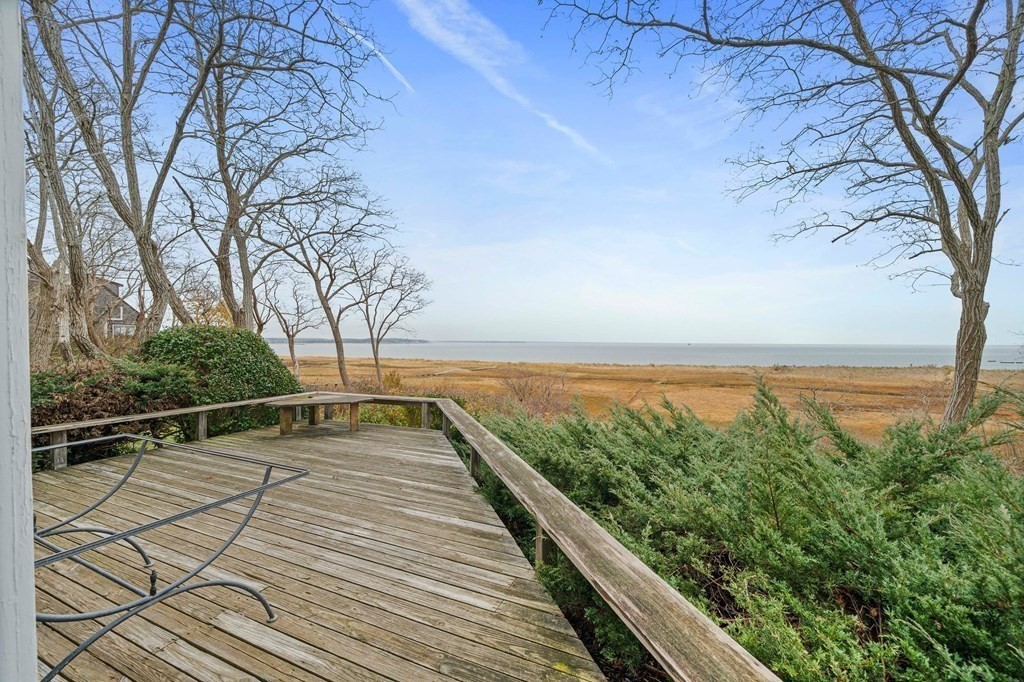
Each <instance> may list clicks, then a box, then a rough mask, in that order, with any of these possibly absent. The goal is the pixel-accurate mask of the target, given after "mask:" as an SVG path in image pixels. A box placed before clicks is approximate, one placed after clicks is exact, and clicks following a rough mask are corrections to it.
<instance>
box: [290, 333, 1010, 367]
mask: <svg viewBox="0 0 1024 682" xmlns="http://www.w3.org/2000/svg"><path fill="white" fill-rule="evenodd" d="M271 343H272V347H273V348H274V349H275V350H276V351H277V352H278V353H281V354H287V348H286V347H285V346H284V344H283V343H282V342H278V343H274V340H271ZM297 353H298V354H299V355H300V356H303V357H325V356H332V355H334V346H333V343H324V342H317V341H315V340H313V339H310V340H308V341H306V342H305V343H303V344H301V345H299V346H298V347H297ZM370 355H371V353H370V346H369V345H368V344H367V343H359V342H358V340H352V341H346V356H347V357H352V358H359V357H369V356H370ZM381 355H382V356H383V357H385V358H388V359H392V360H423V361H448V362H471V361H481V362H494V363H510V362H530V363H555V364H588V365H636V366H644V365H656V366H691V367H776V366H785V367H944V366H949V365H952V364H953V360H954V350H953V347H952V346H939V345H930V346H929V345H825V344H802V345H782V344H774V345H771V344H763V345H758V344H620V343H566V342H562V343H540V342H522V341H520V342H504V341H489V342H476V341H469V342H457V341H429V342H427V341H405V340H400V339H395V340H393V341H390V342H388V343H385V344H384V345H382V347H381ZM982 366H983V367H984V368H986V369H1024V352H1022V350H1021V348H1020V347H1019V346H1010V345H990V346H989V347H988V348H986V350H985V357H984V360H983V365H982Z"/></svg>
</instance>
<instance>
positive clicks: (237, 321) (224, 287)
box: [214, 213, 242, 328]
mask: <svg viewBox="0 0 1024 682" xmlns="http://www.w3.org/2000/svg"><path fill="white" fill-rule="evenodd" d="M233 220H234V219H233V217H232V216H231V214H230V213H229V214H228V220H227V224H226V225H225V226H224V229H223V230H221V233H220V240H219V241H218V242H217V257H216V258H214V263H215V264H216V266H217V279H218V280H219V282H220V299H221V301H223V303H224V307H225V308H227V309H228V314H229V315H231V324H233V325H234V326H235V327H238V328H242V310H241V308H240V306H239V305H238V299H237V298H235V274H234V273H233V272H232V271H231V244H232V242H233V237H234V230H233V229H232V228H231V225H232V222H233Z"/></svg>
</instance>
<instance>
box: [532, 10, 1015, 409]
mask: <svg viewBox="0 0 1024 682" xmlns="http://www.w3.org/2000/svg"><path fill="white" fill-rule="evenodd" d="M548 1H549V4H550V5H552V6H553V11H554V12H555V14H556V15H566V16H568V17H570V18H571V19H572V21H573V22H574V23H576V25H577V27H578V29H579V33H578V34H577V35H578V36H580V39H581V40H583V41H585V42H587V44H588V45H589V48H590V49H591V51H592V54H593V55H594V56H595V57H596V58H597V59H598V60H600V61H601V62H602V64H603V67H604V69H605V74H606V76H607V78H608V79H609V80H608V83H609V84H610V83H612V82H613V81H614V80H615V79H616V78H618V77H620V76H625V75H626V74H628V72H629V71H630V69H632V68H633V67H634V66H635V65H636V63H637V61H638V59H639V58H640V55H641V53H642V52H644V51H648V50H649V48H650V46H651V44H652V43H653V50H652V51H653V53H654V55H655V56H657V57H664V58H667V59H669V60H671V63H672V65H673V68H675V66H676V65H677V64H678V63H679V62H680V61H681V60H685V59H687V58H690V57H696V58H698V59H700V60H704V64H703V66H704V70H703V73H705V74H709V77H710V78H714V79H719V80H721V81H725V82H728V83H732V84H734V85H735V91H737V92H739V93H741V94H742V95H743V97H744V98H745V99H746V101H747V103H748V105H749V109H748V113H749V114H750V115H751V116H752V117H754V118H762V117H768V118H771V119H772V120H773V121H775V122H776V123H777V126H778V129H781V130H783V131H784V137H783V138H782V139H781V141H780V144H779V153H777V154H769V153H766V152H764V151H763V150H761V149H755V150H754V151H753V152H752V153H751V154H750V155H749V156H748V157H746V158H744V159H741V160H740V164H741V166H742V168H743V170H744V171H745V173H744V174H743V175H742V179H741V181H740V182H741V185H740V187H739V188H738V189H739V191H740V193H741V195H745V194H747V193H750V192H756V191H759V190H772V191H775V192H778V193H780V194H781V197H782V200H783V203H784V204H788V203H792V202H796V201H798V200H802V199H805V198H806V197H807V195H808V194H810V193H813V192H815V191H816V190H819V189H820V188H823V187H828V188H839V189H841V190H843V191H845V195H846V199H847V201H846V205H845V206H843V207H842V208H841V209H838V210H830V209H823V210H821V211H820V212H818V213H816V214H813V215H810V216H807V217H806V218H804V219H801V220H800V221H799V222H798V223H797V226H796V228H795V231H796V232H798V233H803V232H815V231H818V230H822V229H827V230H834V231H836V236H835V237H834V241H838V240H845V239H848V238H850V237H853V236H855V235H859V234H861V233H868V232H870V233H874V234H877V235H880V236H881V237H883V238H884V239H886V240H887V246H886V247H885V251H884V253H883V255H882V256H881V258H882V259H883V260H884V261H886V262H896V261H903V262H906V263H908V266H907V268H906V272H907V273H909V274H911V275H912V276H915V277H919V276H922V275H939V276H942V277H945V278H947V279H948V281H949V286H950V291H951V292H952V294H953V296H955V297H956V298H957V299H958V300H959V302H960V324H959V329H958V332H957V338H956V364H955V368H954V373H953V384H952V389H951V392H950V396H949V400H948V402H947V404H946V409H945V413H944V416H943V419H944V421H947V422H949V421H957V420H960V419H961V418H962V417H963V416H964V415H965V413H966V412H967V410H968V408H969V407H970V405H971V403H972V401H973V399H974V395H975V392H976V390H977V385H978V376H979V371H980V369H981V362H982V352H983V351H984V348H985V341H986V337H987V334H986V328H985V319H986V317H987V315H988V311H989V303H988V302H987V301H986V300H985V297H986V296H985V292H986V286H987V283H988V278H989V271H990V268H991V265H992V260H993V255H994V254H993V243H994V238H995V234H996V231H997V229H998V228H999V227H1000V225H1001V223H1002V220H1003V218H1004V216H1005V214H1006V210H1007V209H1006V207H1005V206H1004V202H1003V191H1002V190H1003V185H1004V184H1005V178H1004V175H1003V171H1004V168H1003V161H1002V153H1003V150H1004V149H1005V147H1006V146H1007V145H1009V144H1011V143H1013V142H1014V141H1016V139H1017V130H1018V125H1019V124H1020V122H1021V120H1022V119H1024V113H1022V112H1021V107H1020V104H1019V98H1018V97H1017V96H1016V95H1015V91H1016V85H1017V70H1018V66H1019V64H1020V60H1021V36H1022V34H1024V1H1020V0H1018V2H1006V3H1003V4H999V3H992V2H988V1H986V0H954V2H951V3H918V2H908V1H902V0H882V1H879V2H863V3H857V2H854V0H824V1H822V2H809V1H807V0H796V1H795V2H788V3H782V4H779V3H773V2H765V1H764V0H725V1H724V2H719V3H710V2H708V0H695V2H694V3H693V4H692V5H690V6H689V7H688V8H687V7H684V6H683V3H676V2H664V1H663V0H548ZM648 39H649V40H648ZM918 259H921V260H918ZM922 262H923V263H925V264H924V265H918V264H919V263H922Z"/></svg>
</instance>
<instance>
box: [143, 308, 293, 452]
mask: <svg viewBox="0 0 1024 682" xmlns="http://www.w3.org/2000/svg"><path fill="white" fill-rule="evenodd" d="M141 355H142V357H143V358H144V359H146V360H148V361H150V362H161V363H168V364H173V365H177V366H179V367H182V368H185V369H187V370H188V371H190V372H192V373H193V374H194V375H195V377H196V383H195V385H194V387H193V391H192V399H193V402H194V404H196V405H208V404H213V403H227V402H234V401H237V400H249V399H252V398H263V397H267V396H273V395H287V394H290V393H298V392H300V391H301V390H302V387H301V386H300V384H299V382H298V381H296V379H295V377H293V376H292V374H291V372H289V371H288V368H287V367H285V366H284V363H283V362H281V359H280V358H279V357H278V356H277V354H276V353H274V351H273V350H271V348H270V346H268V345H267V342H266V341H264V340H263V339H262V338H261V337H260V336H258V335H257V334H255V333H253V332H251V331H246V330H242V329H233V328H230V327H215V326H203V325H188V326H185V327H175V328H172V329H167V330H164V331H162V332H160V333H159V334H156V335H155V336H153V337H152V338H150V339H148V340H147V341H146V342H145V343H144V344H143V345H142V349H141ZM276 414H277V413H276V410H274V409H272V408H244V409H238V410H232V411H223V412H219V413H214V414H211V415H210V421H209V429H210V435H217V434H219V433H227V432H229V431H238V430H242V429H248V428H253V427H256V426H267V425H269V424H273V423H275V422H276V419H277V416H276ZM191 423H192V422H191V421H190V420H189V421H184V420H183V422H182V427H183V429H185V430H186V431H187V430H188V429H190V428H192V427H191V426H190V424H191Z"/></svg>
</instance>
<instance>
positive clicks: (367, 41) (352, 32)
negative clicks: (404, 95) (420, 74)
mask: <svg viewBox="0 0 1024 682" xmlns="http://www.w3.org/2000/svg"><path fill="white" fill-rule="evenodd" d="M336 21H338V23H339V24H341V26H342V28H344V29H345V30H346V31H347V32H348V34H349V35H350V36H352V37H353V38H355V39H356V40H358V41H359V42H360V43H361V44H362V45H363V46H364V47H365V48H366V49H368V50H369V51H370V52H372V53H373V55H374V56H375V57H376V58H377V59H379V60H380V63H381V64H383V65H384V68H386V69H387V70H388V71H390V72H391V75H392V76H394V77H395V78H396V79H397V80H398V82H399V83H401V84H402V85H403V86H405V89H406V90H408V91H409V92H416V90H415V89H414V88H413V87H412V83H410V82H409V80H408V79H407V78H406V77H405V76H403V75H402V72H401V71H399V70H398V69H397V68H396V67H395V65H394V64H392V63H391V60H390V59H388V58H387V55H385V54H384V53H383V52H381V51H380V49H379V48H378V47H377V46H376V45H374V44H373V41H372V40H370V39H369V38H367V37H366V36H364V35H362V34H360V33H359V32H357V31H355V30H354V29H353V28H352V27H351V26H349V25H348V24H346V23H345V22H344V21H340V20H337V19H336Z"/></svg>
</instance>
